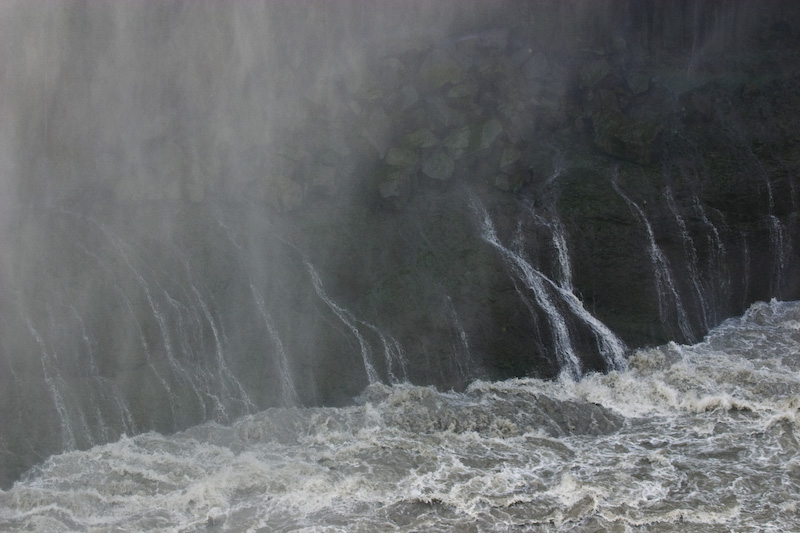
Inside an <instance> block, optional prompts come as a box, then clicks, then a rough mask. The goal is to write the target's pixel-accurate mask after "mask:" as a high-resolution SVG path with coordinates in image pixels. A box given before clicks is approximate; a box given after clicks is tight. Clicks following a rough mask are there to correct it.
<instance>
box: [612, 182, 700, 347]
mask: <svg viewBox="0 0 800 533" xmlns="http://www.w3.org/2000/svg"><path fill="white" fill-rule="evenodd" d="M611 185H612V186H613V187H614V190H615V191H616V192H617V194H619V195H620V197H622V199H623V200H625V202H626V203H627V204H628V206H629V207H630V209H631V212H633V214H634V216H635V217H636V219H637V220H638V221H639V222H640V223H641V224H642V225H643V226H644V228H645V231H646V233H647V240H648V243H649V246H648V253H649V255H650V261H651V263H652V265H653V274H654V276H655V281H656V292H657V295H658V314H659V317H660V318H661V320H662V322H664V323H665V324H668V323H669V312H668V308H669V307H672V308H673V309H674V311H675V315H676V320H677V322H678V328H679V329H680V332H681V334H682V335H683V338H684V339H685V340H688V341H692V340H693V339H694V334H693V333H692V329H691V327H690V326H689V317H688V316H687V315H686V309H685V308H684V307H683V299H682V298H681V295H680V293H679V292H678V289H677V287H676V285H675V281H674V278H673V275H672V269H671V268H670V266H669V261H668V260H667V257H666V256H665V255H664V252H663V251H661V248H659V246H658V244H656V238H655V235H654V234H653V228H652V226H650V221H648V220H647V216H646V215H645V214H644V211H642V209H641V208H640V207H639V206H638V205H637V204H636V203H635V202H634V201H633V200H631V199H630V198H628V196H627V195H626V194H625V193H624V192H623V191H622V189H621V188H620V187H619V185H617V180H616V175H615V176H614V177H613V178H612V179H611Z"/></svg>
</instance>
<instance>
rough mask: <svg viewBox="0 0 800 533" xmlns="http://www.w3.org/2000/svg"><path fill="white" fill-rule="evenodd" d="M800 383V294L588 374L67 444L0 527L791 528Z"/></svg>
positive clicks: (797, 523) (797, 480) (15, 496)
mask: <svg viewBox="0 0 800 533" xmlns="http://www.w3.org/2000/svg"><path fill="white" fill-rule="evenodd" d="M799 391H800V303H798V302H778V301H775V300H773V301H771V302H769V303H764V302H760V303H756V304H754V305H752V306H751V307H750V308H749V309H748V311H747V312H746V313H745V314H744V315H743V316H741V317H739V318H733V319H729V320H727V321H725V322H724V323H722V324H721V325H720V326H718V327H716V328H715V329H713V330H712V331H711V332H710V333H709V334H708V335H707V336H706V337H705V338H704V339H703V340H702V341H701V342H700V343H698V344H694V345H678V344H675V343H670V344H667V345H663V346H660V347H657V348H651V349H642V350H639V351H637V352H635V353H634V354H633V355H632V356H631V357H630V359H629V367H628V369H626V370H624V371H613V372H610V373H609V374H590V375H588V376H586V377H584V378H583V379H582V380H581V381H578V382H575V381H572V380H569V379H561V380H556V381H544V380H538V379H513V380H507V381H500V382H488V381H477V382H474V383H473V384H472V385H471V386H470V387H469V388H468V389H467V390H466V391H464V392H463V393H457V392H439V391H436V390H435V389H433V388H429V387H419V386H412V385H408V384H396V385H393V386H387V385H383V384H372V385H369V386H368V387H367V388H366V389H365V390H364V391H363V393H362V394H361V395H360V396H359V397H358V398H357V399H356V400H355V402H354V403H353V404H352V405H348V406H343V407H315V408H296V407H292V408H272V409H267V410H265V411H262V412H259V413H257V414H254V415H248V416H245V417H243V418H241V419H239V420H237V421H235V422H234V423H233V424H231V425H229V426H223V425H219V424H205V425H199V426H195V427H192V428H190V429H188V430H186V431H183V432H181V433H178V434H174V435H170V436H165V435H161V434H158V433H154V432H150V433H145V434H140V435H136V436H133V437H123V438H122V439H120V440H119V441H117V442H113V443H110V444H105V445H101V446H95V447H93V448H91V449H89V450H86V451H73V452H69V453H64V454H61V455H56V456H53V457H51V458H50V459H48V460H47V461H45V462H44V463H43V464H41V465H39V466H37V467H35V468H34V469H32V470H31V471H30V472H28V473H27V474H26V475H25V476H24V477H23V479H22V480H20V481H18V482H17V483H16V484H15V485H14V486H13V487H12V488H11V489H10V490H7V491H3V492H0V530H3V531H21V530H36V531H40V532H55V531H116V532H123V531H174V532H190V531H365V532H366V531H599V530H603V531H620V532H622V531H697V532H700V531H702V532H709V531H712V532H713V531H726V532H727V531H756V530H757V531H790V530H797V529H798V528H800V509H798V504H797V502H798V500H799V499H800V461H799V460H798V452H800V444H799V443H800V425H799V424H798V422H800V392H799Z"/></svg>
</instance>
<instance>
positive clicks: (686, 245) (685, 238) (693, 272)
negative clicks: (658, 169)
mask: <svg viewBox="0 0 800 533" xmlns="http://www.w3.org/2000/svg"><path fill="white" fill-rule="evenodd" d="M664 197H665V198H666V201H667V206H668V207H669V210H670V212H671V213H672V215H673V216H674V217H675V222H676V223H677V224H678V228H679V229H680V234H681V243H682V244H683V255H684V257H685V258H686V268H687V269H688V271H689V279H690V281H691V283H692V288H693V289H694V294H695V297H696V298H697V302H698V303H699V307H700V313H701V315H702V320H703V328H704V329H705V330H708V329H711V319H710V316H711V310H710V309H709V305H708V302H707V300H706V297H705V292H706V291H705V289H704V287H703V285H702V281H701V279H700V273H699V268H698V262H697V251H696V249H695V245H694V239H692V236H691V235H690V234H689V230H688V229H687V228H686V222H685V221H684V220H683V217H682V216H681V214H680V213H679V212H678V208H677V207H676V205H675V198H674V197H673V195H672V189H671V188H670V187H666V188H665V189H664Z"/></svg>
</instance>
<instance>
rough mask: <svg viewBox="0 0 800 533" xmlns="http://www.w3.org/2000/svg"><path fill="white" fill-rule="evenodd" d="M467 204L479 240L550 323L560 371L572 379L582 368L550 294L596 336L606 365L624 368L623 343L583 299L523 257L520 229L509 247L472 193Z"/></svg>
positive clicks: (564, 323)
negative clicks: (473, 214) (497, 256)
mask: <svg viewBox="0 0 800 533" xmlns="http://www.w3.org/2000/svg"><path fill="white" fill-rule="evenodd" d="M471 207H472V209H473V211H475V212H476V213H477V214H478V216H479V217H480V224H481V237H482V238H483V240H484V241H486V242H487V243H488V244H490V245H492V246H493V247H494V248H495V249H496V250H497V251H498V252H500V255H501V256H502V257H503V259H504V260H505V261H506V263H507V264H508V265H509V267H510V268H511V270H512V272H514V273H515V275H516V276H517V277H518V278H519V280H520V281H522V282H523V283H524V285H525V287H526V288H527V289H528V291H529V292H530V293H532V294H533V296H534V299H535V300H536V302H537V304H538V306H539V308H540V309H542V311H543V312H544V313H545V316H546V317H547V320H548V323H549V324H550V327H551V332H552V334H553V339H554V351H555V353H556V357H557V358H558V361H559V364H560V365H561V369H562V372H564V373H566V374H567V375H568V376H570V377H572V378H573V379H578V378H580V376H581V375H582V372H583V370H582V365H581V362H580V358H579V356H578V354H577V353H576V351H575V348H574V346H573V343H572V335H571V333H570V331H569V327H568V325H567V321H566V318H565V316H564V314H563V313H562V312H561V311H560V310H559V307H558V305H557V304H556V302H555V301H554V300H553V298H552V297H551V294H554V295H556V296H558V297H559V300H558V301H560V302H561V303H562V304H566V306H567V307H568V308H569V310H570V311H571V312H572V314H573V315H574V316H575V317H576V318H578V319H579V320H581V321H582V322H583V323H584V324H586V325H587V326H589V328H590V329H591V330H592V332H593V334H594V335H595V337H596V338H597V340H598V349H599V352H600V354H601V356H602V357H603V359H604V361H605V362H606V365H607V366H608V368H609V369H612V370H619V369H622V368H624V367H625V362H624V354H625V345H624V343H623V342H622V341H621V340H620V339H619V338H617V337H616V335H614V334H613V333H612V332H611V330H609V329H608V327H606V326H605V325H604V324H603V323H602V322H600V321H599V320H597V319H596V318H595V317H594V316H592V315H591V314H590V313H589V312H588V311H586V309H585V308H584V306H583V303H582V302H581V301H580V300H579V299H578V298H577V297H576V296H575V295H574V294H573V293H572V292H571V291H570V290H566V289H565V288H563V287H562V286H561V285H559V284H558V283H555V282H554V281H553V280H551V279H550V278H549V277H547V276H546V275H545V274H543V273H542V272H541V271H540V270H538V269H537V268H535V267H534V266H533V265H532V264H531V263H530V262H529V261H527V260H526V259H525V258H524V257H523V252H522V246H523V242H522V237H521V232H520V231H518V232H517V238H516V239H515V240H516V243H515V244H516V245H515V248H516V250H512V249H509V248H507V247H506V246H505V245H503V244H502V242H501V241H500V239H499V238H498V236H497V232H496V230H495V228H494V224H493V223H492V220H491V218H490V216H489V213H488V212H487V211H486V209H485V208H484V207H483V206H482V205H481V204H480V202H479V201H478V200H477V199H476V198H474V197H473V198H472V200H471Z"/></svg>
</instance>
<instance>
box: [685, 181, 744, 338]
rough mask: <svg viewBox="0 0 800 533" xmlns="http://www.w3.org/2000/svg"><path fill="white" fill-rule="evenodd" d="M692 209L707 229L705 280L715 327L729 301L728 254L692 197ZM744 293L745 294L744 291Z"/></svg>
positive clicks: (701, 208)
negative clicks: (707, 251)
mask: <svg viewBox="0 0 800 533" xmlns="http://www.w3.org/2000/svg"><path fill="white" fill-rule="evenodd" d="M694 209H695V212H696V213H697V214H698V216H699V217H700V220H701V221H702V222H703V224H704V225H705V226H706V227H707V228H708V249H709V258H708V266H707V273H706V279H707V280H709V285H710V288H711V290H710V292H709V294H710V297H711V298H712V299H713V304H712V305H711V313H712V315H711V320H712V322H713V324H714V325H717V324H718V323H719V322H720V315H719V313H720V310H722V309H726V308H727V305H728V302H729V301H730V288H731V273H730V268H729V267H728V263H727V257H728V254H727V251H726V249H725V243H724V242H723V240H722V237H721V236H720V233H719V230H718V229H717V227H716V226H715V225H714V223H713V222H711V220H710V219H709V218H708V215H707V214H706V210H705V209H704V208H703V205H702V204H701V203H700V199H699V198H698V197H697V196H695V197H694ZM718 215H719V216H720V217H721V218H722V220H723V228H724V227H725V225H724V223H725V219H724V217H723V216H722V214H721V213H718ZM746 287H747V285H745V288H746ZM744 292H746V290H745V291H744Z"/></svg>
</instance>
